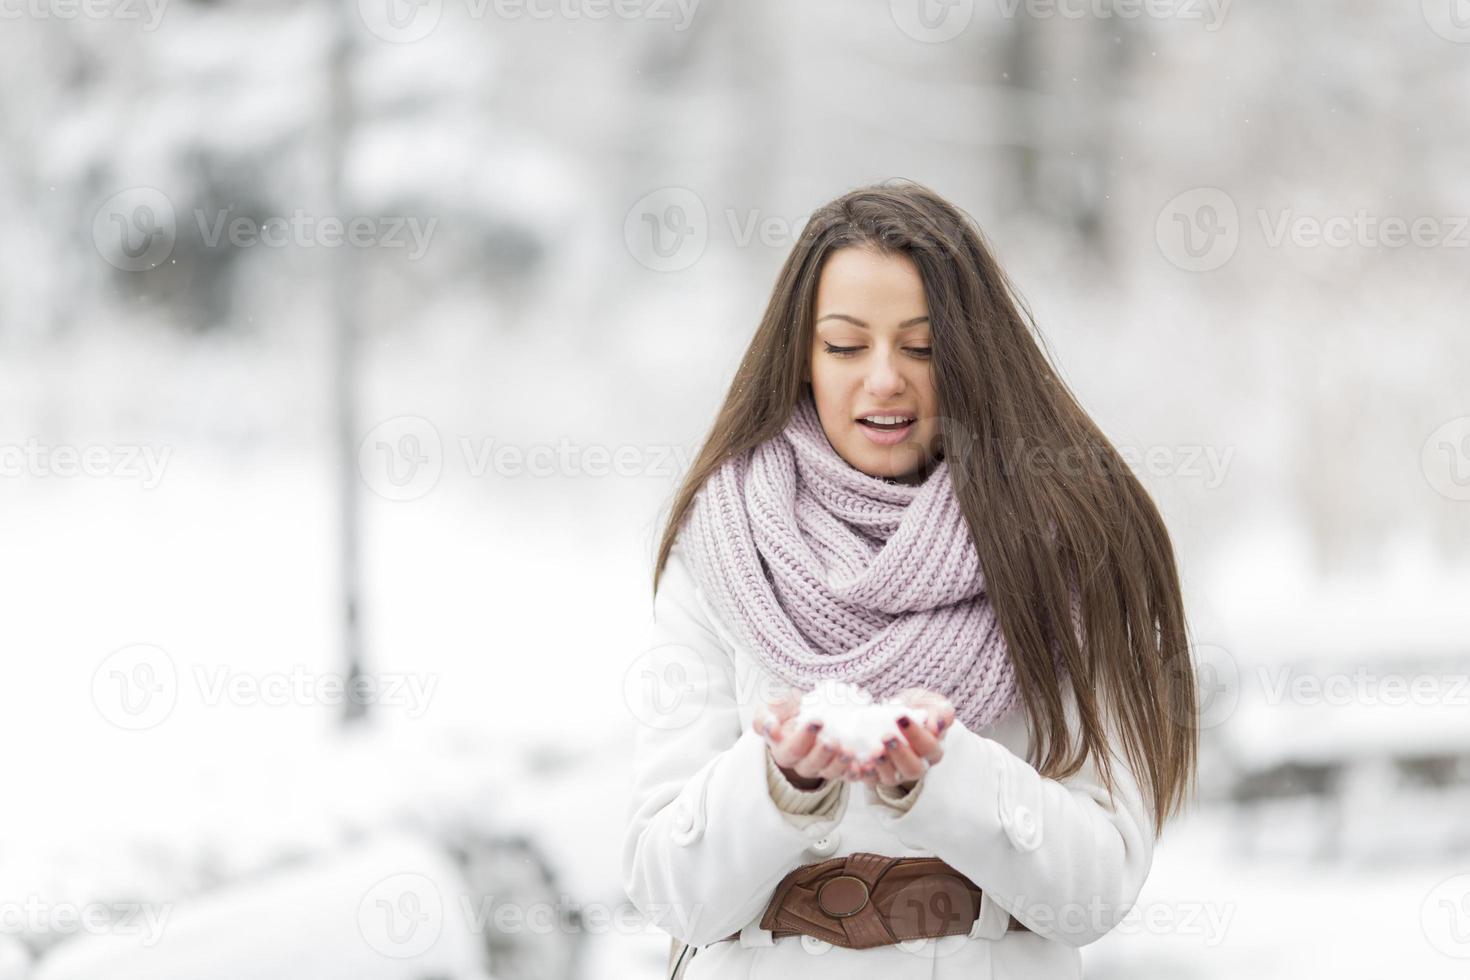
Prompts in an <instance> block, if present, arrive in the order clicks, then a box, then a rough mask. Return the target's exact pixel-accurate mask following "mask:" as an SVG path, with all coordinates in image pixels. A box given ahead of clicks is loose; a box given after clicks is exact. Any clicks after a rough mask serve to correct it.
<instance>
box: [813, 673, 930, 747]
mask: <svg viewBox="0 0 1470 980" xmlns="http://www.w3.org/2000/svg"><path fill="white" fill-rule="evenodd" d="M903 715H908V716H909V717H910V718H912V719H913V720H914V721H916V722H919V723H920V724H922V723H923V722H924V721H925V719H926V718H927V717H928V712H927V711H926V710H925V709H923V708H917V707H913V706H912V705H907V704H904V703H902V702H899V701H883V702H877V701H874V700H873V696H872V695H871V694H869V693H868V691H867V690H866V689H865V688H862V687H859V686H857V685H854V684H848V683H846V682H845V681H834V680H824V681H819V682H818V683H817V685H816V687H814V688H812V689H811V690H810V691H808V692H807V693H806V694H804V695H802V698H801V708H800V710H799V711H798V712H797V716H796V721H797V730H798V731H800V730H801V727H802V726H804V725H807V724H810V723H811V722H814V721H820V722H821V723H822V732H823V734H824V735H826V736H827V737H828V738H829V739H831V740H832V741H834V742H836V743H837V745H838V747H839V749H840V750H842V751H846V752H850V753H852V754H853V755H854V756H858V757H867V756H872V755H876V754H877V753H879V752H882V751H883V741H884V739H887V738H890V737H894V736H899V737H902V733H901V732H900V731H899V729H898V719H899V718H900V717H902V716H903Z"/></svg>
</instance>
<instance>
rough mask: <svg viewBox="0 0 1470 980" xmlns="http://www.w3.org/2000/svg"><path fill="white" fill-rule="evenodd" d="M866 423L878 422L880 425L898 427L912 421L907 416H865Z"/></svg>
mask: <svg viewBox="0 0 1470 980" xmlns="http://www.w3.org/2000/svg"><path fill="white" fill-rule="evenodd" d="M863 421H864V422H876V423H878V424H879V425H898V424H899V423H901V422H908V421H911V419H910V418H909V417H908V416H907V415H864V416H863Z"/></svg>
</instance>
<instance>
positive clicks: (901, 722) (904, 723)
mask: <svg viewBox="0 0 1470 980" xmlns="http://www.w3.org/2000/svg"><path fill="white" fill-rule="evenodd" d="M911 724H913V722H911V721H909V716H908V715H904V716H903V717H902V718H900V719H898V727H899V728H907V727H909V725H911Z"/></svg>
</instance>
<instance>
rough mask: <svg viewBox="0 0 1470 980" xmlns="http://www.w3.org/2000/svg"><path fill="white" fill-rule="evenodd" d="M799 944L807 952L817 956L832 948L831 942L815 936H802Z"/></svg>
mask: <svg viewBox="0 0 1470 980" xmlns="http://www.w3.org/2000/svg"><path fill="white" fill-rule="evenodd" d="M801 945H802V948H803V949H805V950H806V951H807V952H808V953H813V954H815V955H817V956H820V955H821V954H823V953H825V952H827V950H829V949H831V948H832V944H831V943H829V942H827V940H825V939H818V938H817V937H816V936H805V935H804V936H802V937H801Z"/></svg>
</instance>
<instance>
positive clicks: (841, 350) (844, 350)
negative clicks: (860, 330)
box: [822, 340, 933, 357]
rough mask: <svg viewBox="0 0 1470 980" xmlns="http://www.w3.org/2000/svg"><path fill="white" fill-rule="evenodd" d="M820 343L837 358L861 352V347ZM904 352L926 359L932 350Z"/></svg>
mask: <svg viewBox="0 0 1470 980" xmlns="http://www.w3.org/2000/svg"><path fill="white" fill-rule="evenodd" d="M822 343H823V345H824V346H825V347H826V348H827V353H828V354H835V355H836V356H838V357H847V356H849V355H851V354H854V353H856V352H858V351H860V350H862V347H860V346H859V347H838V346H837V345H835V344H829V343H827V342H826V341H825V340H824V341H822ZM904 350H906V351H908V352H909V353H910V354H913V355H914V356H915V357H928V356H929V355H930V354H932V353H933V348H930V347H905V348H904Z"/></svg>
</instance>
